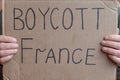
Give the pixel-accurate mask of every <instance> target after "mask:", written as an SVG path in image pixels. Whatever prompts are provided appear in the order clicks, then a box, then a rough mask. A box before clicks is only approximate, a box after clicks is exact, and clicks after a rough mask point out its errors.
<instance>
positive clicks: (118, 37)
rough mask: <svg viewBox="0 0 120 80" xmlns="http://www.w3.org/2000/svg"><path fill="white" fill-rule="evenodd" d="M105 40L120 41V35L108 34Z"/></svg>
mask: <svg viewBox="0 0 120 80" xmlns="http://www.w3.org/2000/svg"><path fill="white" fill-rule="evenodd" d="M104 39H105V40H108V41H116V42H120V35H108V36H105V38H104Z"/></svg>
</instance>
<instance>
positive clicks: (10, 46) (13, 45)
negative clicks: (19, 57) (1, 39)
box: [0, 43, 18, 50]
mask: <svg viewBox="0 0 120 80" xmlns="http://www.w3.org/2000/svg"><path fill="white" fill-rule="evenodd" d="M16 48H18V44H17V43H0V50H7V49H16Z"/></svg>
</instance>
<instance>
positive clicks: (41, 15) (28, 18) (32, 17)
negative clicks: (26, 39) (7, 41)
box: [13, 8, 104, 30]
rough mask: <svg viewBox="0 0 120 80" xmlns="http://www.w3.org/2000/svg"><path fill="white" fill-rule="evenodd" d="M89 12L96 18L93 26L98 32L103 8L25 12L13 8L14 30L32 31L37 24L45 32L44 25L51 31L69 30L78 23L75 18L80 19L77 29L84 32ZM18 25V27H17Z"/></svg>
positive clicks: (28, 10) (50, 9)
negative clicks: (57, 21)
mask: <svg viewBox="0 0 120 80" xmlns="http://www.w3.org/2000/svg"><path fill="white" fill-rule="evenodd" d="M89 11H91V12H93V14H94V15H93V16H95V17H96V19H95V26H96V30H98V29H99V24H100V20H101V18H100V15H101V11H104V8H75V9H73V8H64V9H61V8H27V9H25V10H24V9H22V8H14V9H13V15H14V16H13V19H14V23H13V24H14V30H24V29H28V30H33V29H35V28H36V27H38V24H41V22H42V24H43V25H42V26H39V27H41V29H43V30H46V28H47V27H46V25H49V26H50V27H51V28H52V29H53V30H57V29H59V28H60V27H62V28H63V29H65V30H69V29H71V28H72V27H73V24H74V22H75V21H78V20H75V16H77V17H79V18H80V19H79V20H80V21H78V23H81V24H79V27H80V29H81V30H84V29H85V23H86V20H85V16H86V14H87V15H88V13H89ZM77 14H79V15H77ZM56 15H59V16H61V18H60V19H59V23H61V24H60V25H59V24H58V23H56V22H55V19H56V20H58V17H57V16H56ZM48 17H49V18H48ZM41 19H42V20H41ZM66 19H67V20H66ZM37 20H38V21H37ZM68 20H69V21H68ZM48 21H49V22H48ZM18 23H19V25H17V24H18ZM48 23H49V24H48Z"/></svg>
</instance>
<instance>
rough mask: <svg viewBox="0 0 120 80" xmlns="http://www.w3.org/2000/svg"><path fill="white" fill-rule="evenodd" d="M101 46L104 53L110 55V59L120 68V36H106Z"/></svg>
mask: <svg viewBox="0 0 120 80" xmlns="http://www.w3.org/2000/svg"><path fill="white" fill-rule="evenodd" d="M118 32H119V31H118ZM101 44H102V45H103V48H102V51H103V52H105V53H106V54H108V57H109V58H110V59H111V60H112V61H113V62H114V63H116V65H118V66H120V36H119V35H109V36H105V38H104V40H103V41H102V42H101Z"/></svg>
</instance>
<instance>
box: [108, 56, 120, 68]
mask: <svg viewBox="0 0 120 80" xmlns="http://www.w3.org/2000/svg"><path fill="white" fill-rule="evenodd" d="M108 57H109V58H110V59H111V60H112V61H113V62H114V63H116V65H117V66H120V58H118V57H116V56H113V55H108Z"/></svg>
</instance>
